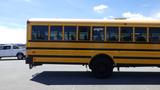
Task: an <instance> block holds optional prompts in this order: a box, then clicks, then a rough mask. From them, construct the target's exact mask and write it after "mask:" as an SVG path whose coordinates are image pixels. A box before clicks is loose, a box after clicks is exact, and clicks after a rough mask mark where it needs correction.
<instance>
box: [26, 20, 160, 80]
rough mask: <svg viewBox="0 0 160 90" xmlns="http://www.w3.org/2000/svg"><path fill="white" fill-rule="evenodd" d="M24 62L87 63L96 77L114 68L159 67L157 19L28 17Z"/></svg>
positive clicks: (105, 75) (159, 50)
mask: <svg viewBox="0 0 160 90" xmlns="http://www.w3.org/2000/svg"><path fill="white" fill-rule="evenodd" d="M26 63H27V64H29V66H30V68H32V67H33V66H37V65H42V64H80V65H88V66H89V68H90V69H91V71H92V73H93V75H95V76H96V77H98V78H106V77H109V76H111V74H112V72H113V68H114V67H136V66H158V67H159V66H160V21H159V20H97V19H29V20H28V21H27V58H26Z"/></svg>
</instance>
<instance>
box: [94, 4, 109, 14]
mask: <svg viewBox="0 0 160 90" xmlns="http://www.w3.org/2000/svg"><path fill="white" fill-rule="evenodd" d="M107 8H108V6H107V5H103V4H100V5H97V6H94V7H93V10H94V11H95V12H97V13H104V12H105V11H106V9H107Z"/></svg>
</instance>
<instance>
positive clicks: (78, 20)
mask: <svg viewBox="0 0 160 90" xmlns="http://www.w3.org/2000/svg"><path fill="white" fill-rule="evenodd" d="M28 22H57V23H58V22H64V23H73V22H76V23H151V24H160V20H142V19H140V20H138V19H137V20H136V19H134V20H132V19H112V20H107V19H58V18H32V19H29V20H28Z"/></svg>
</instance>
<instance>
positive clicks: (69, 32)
mask: <svg viewBox="0 0 160 90" xmlns="http://www.w3.org/2000/svg"><path fill="white" fill-rule="evenodd" d="M64 40H76V26H65V27H64Z"/></svg>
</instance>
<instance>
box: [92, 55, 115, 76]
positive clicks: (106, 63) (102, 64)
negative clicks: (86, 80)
mask: <svg viewBox="0 0 160 90" xmlns="http://www.w3.org/2000/svg"><path fill="white" fill-rule="evenodd" d="M91 70H92V73H93V75H94V76H95V77H96V78H108V77H110V76H111V75H112V72H113V63H112V62H111V61H110V60H105V59H104V58H98V59H96V60H95V61H93V62H92V69H91Z"/></svg>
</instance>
